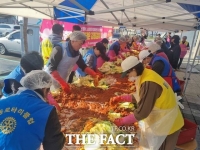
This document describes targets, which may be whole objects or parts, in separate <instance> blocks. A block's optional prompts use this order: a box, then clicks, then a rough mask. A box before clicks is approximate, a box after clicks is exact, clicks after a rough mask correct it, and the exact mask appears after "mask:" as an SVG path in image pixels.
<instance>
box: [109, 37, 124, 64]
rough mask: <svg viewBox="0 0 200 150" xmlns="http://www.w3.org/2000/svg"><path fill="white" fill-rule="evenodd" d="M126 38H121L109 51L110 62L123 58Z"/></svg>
mask: <svg viewBox="0 0 200 150" xmlns="http://www.w3.org/2000/svg"><path fill="white" fill-rule="evenodd" d="M126 42H127V41H126V38H125V37H124V36H122V37H120V38H119V40H118V41H116V42H114V43H113V44H112V45H111V46H110V48H109V50H108V53H107V55H108V57H109V58H110V61H115V60H117V58H122V57H123V56H122V55H121V52H122V50H123V49H125V47H126Z"/></svg>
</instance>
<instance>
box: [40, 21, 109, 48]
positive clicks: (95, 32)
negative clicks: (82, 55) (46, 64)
mask: <svg viewBox="0 0 200 150" xmlns="http://www.w3.org/2000/svg"><path fill="white" fill-rule="evenodd" d="M54 23H59V24H61V25H62V26H63V27H64V32H63V40H66V39H67V37H69V35H70V34H71V33H72V28H73V26H74V25H75V24H73V23H68V22H62V21H57V20H56V21H54V20H46V19H44V20H43V21H42V24H41V27H40V38H41V40H42V39H45V38H48V36H49V35H50V34H52V30H51V28H52V26H53V24H54ZM79 26H80V27H81V31H82V32H84V33H85V35H86V36H87V40H86V42H85V44H84V46H83V47H90V46H94V45H95V44H96V43H97V42H99V41H101V39H102V38H110V37H111V36H112V28H104V27H102V26H89V25H79Z"/></svg>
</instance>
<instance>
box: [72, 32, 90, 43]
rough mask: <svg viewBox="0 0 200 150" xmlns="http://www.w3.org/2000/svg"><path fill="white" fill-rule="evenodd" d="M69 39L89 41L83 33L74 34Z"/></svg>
mask: <svg viewBox="0 0 200 150" xmlns="http://www.w3.org/2000/svg"><path fill="white" fill-rule="evenodd" d="M69 38H70V40H71V41H85V40H86V39H87V37H86V36H85V34H84V33H83V32H81V31H74V32H72V34H71V35H70V37H69Z"/></svg>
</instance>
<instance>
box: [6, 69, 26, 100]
mask: <svg viewBox="0 0 200 150" xmlns="http://www.w3.org/2000/svg"><path fill="white" fill-rule="evenodd" d="M23 76H24V72H23V71H22V70H21V68H20V66H17V67H16V68H15V69H14V70H13V71H12V72H11V73H10V74H9V75H8V76H6V78H5V80H4V87H3V89H2V93H3V95H4V96H5V97H8V96H9V95H11V94H12V89H11V88H10V87H9V79H15V80H16V81H17V82H19V83H20V80H21V78H22V77H23Z"/></svg>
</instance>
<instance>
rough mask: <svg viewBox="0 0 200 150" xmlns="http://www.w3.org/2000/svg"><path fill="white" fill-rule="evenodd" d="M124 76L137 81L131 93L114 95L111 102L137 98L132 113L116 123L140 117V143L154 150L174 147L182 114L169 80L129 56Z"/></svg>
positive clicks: (124, 122)
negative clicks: (168, 82) (135, 106)
mask: <svg viewBox="0 0 200 150" xmlns="http://www.w3.org/2000/svg"><path fill="white" fill-rule="evenodd" d="M121 66H122V70H123V77H124V76H126V75H128V79H129V81H132V82H135V85H136V92H135V93H134V94H133V96H134V97H135V99H134V100H132V95H122V96H118V97H114V98H113V99H112V100H111V102H112V103H114V104H117V103H118V102H134V101H135V102H137V105H138V107H137V108H136V109H135V110H134V112H133V113H131V114H129V115H128V116H126V117H122V118H118V119H116V120H115V121H114V123H115V124H116V125H117V126H123V125H131V124H133V123H134V122H138V121H139V126H140V129H141V132H142V133H141V135H142V136H141V140H140V146H141V147H145V148H146V149H152V150H158V149H160V150H173V149H174V148H175V145H176V142H177V139H178V135H179V132H180V129H181V127H182V126H183V117H182V115H181V112H180V109H179V107H178V105H177V101H176V96H175V94H174V92H173V90H172V89H171V88H170V86H169V85H168V84H167V83H166V81H165V80H164V79H163V78H162V77H161V76H159V75H158V74H157V73H155V72H154V71H152V70H150V69H145V68H144V67H143V64H142V63H140V62H139V60H138V59H137V58H136V57H134V56H130V57H128V58H126V59H125V60H124V61H123V62H122V64H121Z"/></svg>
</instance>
